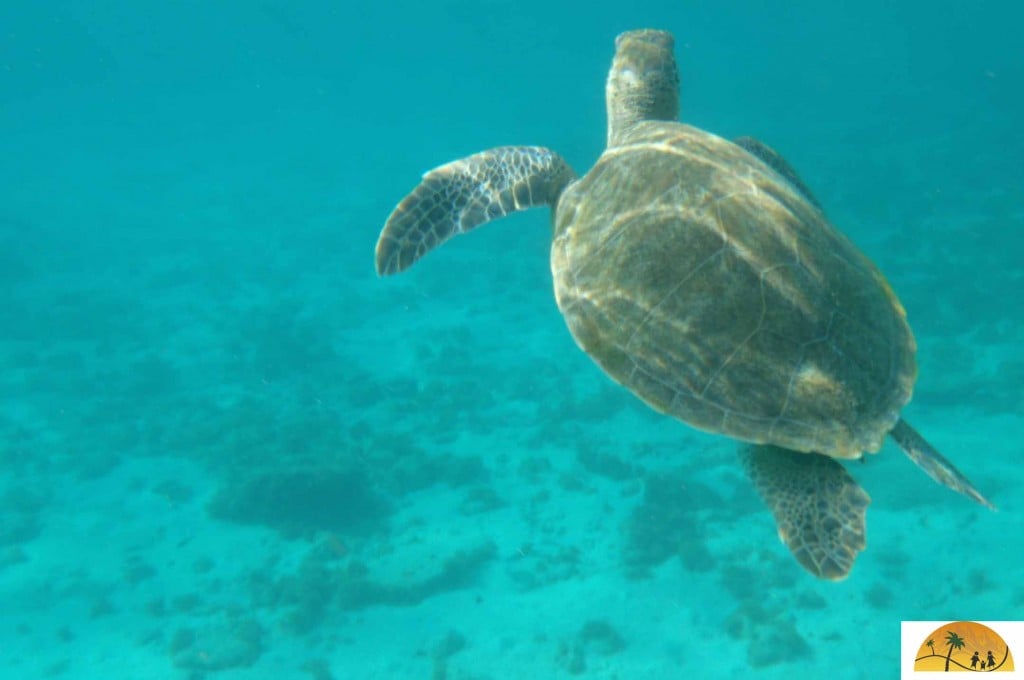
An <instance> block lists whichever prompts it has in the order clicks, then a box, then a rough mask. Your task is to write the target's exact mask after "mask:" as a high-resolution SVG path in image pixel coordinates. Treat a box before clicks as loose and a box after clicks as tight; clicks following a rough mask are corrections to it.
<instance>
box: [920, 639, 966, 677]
mask: <svg viewBox="0 0 1024 680" xmlns="http://www.w3.org/2000/svg"><path fill="white" fill-rule="evenodd" d="M928 642H931V640H929V641H928ZM946 644H947V645H949V652H947V653H946V672H947V673H948V672H949V657H951V656H953V650H954V649H963V647H964V639H963V638H962V637H960V636H959V635H957V634H956V633H954V632H953V631H951V630H949V631H946Z"/></svg>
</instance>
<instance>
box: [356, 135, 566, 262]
mask: <svg viewBox="0 0 1024 680" xmlns="http://www.w3.org/2000/svg"><path fill="white" fill-rule="evenodd" d="M575 178H576V174H575V173H574V172H573V171H572V168H570V167H569V165H568V163H566V162H565V160H564V159H563V158H562V157H561V156H559V155H558V154H557V153H555V152H554V151H551V150H549V149H545V148H542V147H539V146H503V147H498V148H496V149H489V150H487V151H482V152H480V153H478V154H474V155H472V156H468V157H466V158H462V159H460V160H457V161H452V162H451V163H447V164H445V165H442V166H441V167H439V168H435V169H433V170H431V171H430V172H428V173H427V174H425V175H424V176H423V181H422V182H420V184H419V186H417V187H416V188H415V189H413V191H412V193H410V194H409V195H408V196H406V197H405V198H404V199H402V202H401V203H399V204H398V207H397V208H395V209H394V211H393V212H392V213H391V216H390V217H389V218H388V221H387V223H386V224H385V225H384V229H383V231H381V233H380V238H379V239H378V240H377V257H376V263H377V273H378V274H380V275H382V276H383V275H386V274H397V273H398V272H400V271H403V270H404V269H407V268H408V267H410V266H412V264H413V263H414V262H416V260H418V259H420V258H421V257H423V256H424V255H425V254H426V253H427V252H429V251H430V250H433V249H434V248H436V247H437V246H439V245H441V244H442V243H444V242H445V241H447V240H448V239H449V238H451V237H452V236H455V235H457V234H462V233H465V232H467V231H469V230H470V229H472V228H473V227H477V226H479V225H481V224H484V223H485V222H490V221H491V220H493V219H497V218H499V217H504V216H505V215H507V214H508V213H510V212H514V211H516V210H525V209H526V208H531V207H533V206H536V205H545V204H546V205H551V206H554V205H555V204H556V202H557V201H558V197H559V195H560V194H561V193H562V190H563V189H565V187H566V185H567V184H569V182H571V181H572V180H573V179H575Z"/></svg>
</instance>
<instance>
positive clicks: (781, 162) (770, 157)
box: [732, 136, 821, 210]
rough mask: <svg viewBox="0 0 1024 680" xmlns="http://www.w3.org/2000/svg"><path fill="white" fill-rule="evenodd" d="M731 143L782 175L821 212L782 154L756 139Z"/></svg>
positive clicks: (748, 138)
mask: <svg viewBox="0 0 1024 680" xmlns="http://www.w3.org/2000/svg"><path fill="white" fill-rule="evenodd" d="M732 143H733V144H735V145H736V146H738V147H740V148H742V149H744V150H745V151H746V152H747V153H749V154H751V155H753V156H756V157H757V158H758V159H760V161H761V162H762V163H764V164H765V165H767V166H768V167H769V168H771V169H772V170H774V171H775V172H777V173H779V174H780V175H782V176H783V177H784V178H785V179H786V181H787V182H789V183H790V184H792V185H793V188H794V189H796V190H797V191H799V192H800V193H801V194H802V195H803V197H804V198H805V199H807V201H808V202H810V204H811V205H813V206H814V207H815V208H817V209H818V210H821V204H820V203H818V199H816V198H815V197H814V194H812V193H811V190H810V189H808V188H807V185H806V184H804V182H803V180H802V179H800V175H798V174H796V170H794V169H793V166H792V165H790V164H789V162H788V161H787V160H786V159H785V158H783V157H782V154H780V153H779V152H778V151H776V150H775V149H773V148H772V147H770V146H768V145H767V144H765V143H764V142H762V141H761V140H760V139H757V138H756V137H746V136H744V137H737V138H736V139H734V140H732Z"/></svg>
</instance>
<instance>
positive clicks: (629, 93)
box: [605, 29, 679, 147]
mask: <svg viewBox="0 0 1024 680" xmlns="http://www.w3.org/2000/svg"><path fill="white" fill-rule="evenodd" d="M674 44H675V41H674V40H673V39H672V34H671V33H668V32H667V31H656V30H652V29H642V30H638V31H626V32H625V33H622V34H621V35H619V37H617V38H616V39H615V59H613V60H612V68H611V71H609V72H608V84H607V86H606V87H605V99H606V100H607V104H608V146H609V147H613V146H615V145H616V144H617V143H618V140H619V137H620V136H621V135H622V134H623V133H624V132H625V131H626V130H628V129H629V128H630V126H632V125H634V124H635V123H638V122H640V121H643V120H671V121H675V120H678V118H679V69H678V68H677V67H676V59H675V55H673V53H672V49H673V46H674Z"/></svg>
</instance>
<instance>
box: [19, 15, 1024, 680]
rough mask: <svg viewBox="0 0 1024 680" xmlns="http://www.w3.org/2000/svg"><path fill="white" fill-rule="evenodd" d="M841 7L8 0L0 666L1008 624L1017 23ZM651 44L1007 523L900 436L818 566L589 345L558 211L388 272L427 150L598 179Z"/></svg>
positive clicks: (175, 668) (295, 663) (312, 659)
mask: <svg viewBox="0 0 1024 680" xmlns="http://www.w3.org/2000/svg"><path fill="white" fill-rule="evenodd" d="M215 4H216V3H215ZM831 4H832V3H819V2H792V3H785V6H784V7H781V6H780V5H781V3H760V2H753V1H747V2H731V3H708V2H671V3H669V2H663V3H654V2H639V3H634V4H633V8H632V9H624V8H621V7H618V6H617V3H607V4H592V3H588V4H587V5H586V6H585V7H584V6H583V5H579V6H577V7H573V6H572V5H570V4H559V3H533V2H515V3H513V2H475V3H470V2H435V3H432V4H426V3H421V2H415V3H414V2H403V3H387V4H385V3H381V4H379V5H377V4H374V5H372V6H371V5H370V4H369V3H366V4H364V5H358V4H357V5H353V4H351V3H347V4H338V3H322V4H321V3H298V5H299V6H295V5H296V3H286V2H270V1H267V2H259V3H256V2H253V3H223V4H217V5H218V7H212V6H211V3H199V2H182V3H173V4H172V3H75V2H68V3H58V4H48V5H45V6H43V5H37V4H34V3H27V2H23V3H18V2H15V3H5V4H4V5H3V7H0V35H2V39H0V126H2V129H3V130H4V131H5V133H4V135H3V142H2V146H3V153H2V154H0V198H2V200H0V294H2V298H0V302H2V304H0V367H2V370H0V471H2V475H0V602H2V603H3V606H2V611H3V614H2V616H0V675H3V677H9V678H34V677H55V678H60V677H69V678H133V679H135V678H179V677H180V678H193V677H196V678H197V677H211V678H282V677H312V678H317V679H324V678H355V677H359V678H425V677H431V678H450V679H456V678H457V679H466V680H468V679H470V678H472V679H482V678H495V679H497V678H522V677H538V678H539V677H552V678H561V677H593V678H620V679H622V678H668V677H679V676H685V677H708V678H714V677H723V678H724V677H729V678H732V677H767V678H773V677H788V676H791V675H792V674H793V673H801V674H803V675H804V676H805V677H814V678H817V677H826V676H828V677H831V678H862V677H864V678H866V677H872V678H874V677H896V675H897V673H898V671H897V668H898V664H899V663H900V658H899V622H900V621H901V620H909V619H936V620H954V619H974V620H1001V619H1013V618H1021V614H1020V613H1021V612H1022V611H1024V586H1022V585H1021V584H1022V583H1024V562H1022V558H1021V555H1022V554H1024V520H1022V518H1021V512H1022V511H1024V505H1022V503H1021V500H1020V499H1021V494H1020V491H1019V490H1020V489H1021V488H1022V487H1024V472H1022V470H1021V466H1020V464H1021V460H1022V459H1021V456H1020V445H1021V444H1020V442H1021V440H1022V439H1024V437H1022V435H1024V421H1022V415H1021V413H1022V407H1024V396H1022V395H1024V390H1022V383H1024V361H1022V359H1021V358H1020V353H1019V347H1020V346H1021V343H1022V341H1024V307H1022V305H1021V298H1022V293H1024V163H1022V162H1021V158H1022V157H1024V136H1022V135H1021V134H1020V127H1019V121H1020V120H1022V119H1024V95H1022V88H1021V83H1022V82H1024V51H1022V50H1021V48H1020V42H1019V35H1018V34H1019V27H1020V25H1021V22H1022V20H1024V11H1022V10H1021V8H1020V7H1019V5H1018V3H1012V2H1008V1H1007V2H979V3H959V2H937V3H936V2H927V3H926V2H904V3H898V6H893V5H894V3H882V2H867V3H858V4H856V5H851V6H850V7H848V8H843V9H839V8H836V7H831ZM640 26H652V27H659V28H664V29H667V30H670V31H672V32H673V33H674V34H675V36H676V55H677V57H678V59H679V63H680V69H681V73H682V116H683V118H684V120H686V121H687V122H690V123H692V124H695V125H698V126H700V127H703V128H706V129H708V130H710V131H713V132H715V133H718V134H721V135H723V136H727V137H734V136H737V135H741V134H752V135H756V136H758V137H759V138H761V139H763V140H765V141H767V142H768V143H770V144H771V145H772V146H774V147H775V148H776V149H778V150H780V151H781V152H783V153H784V154H785V155H786V157H787V158H788V159H789V161H790V162H791V163H792V164H793V165H794V166H795V167H796V168H797V169H798V171H799V172H800V174H801V176H802V177H803V179H804V181H805V182H806V183H807V184H808V185H809V186H810V187H811V189H812V190H813V191H814V193H815V194H816V195H817V197H818V199H819V200H820V202H821V203H822V205H823V206H824V207H825V210H826V211H827V213H828V214H829V216H830V218H831V220H832V221H833V222H834V223H835V224H836V225H837V226H838V227H839V228H840V229H841V230H843V231H844V233H846V234H847V235H848V236H849V237H850V238H851V239H852V240H853V241H854V242H856V243H857V244H858V245H859V246H860V247H861V248H862V249H863V250H864V251H865V252H866V253H867V254H868V255H869V256H870V257H871V258H872V259H873V260H874V261H875V262H876V263H877V264H878V265H879V266H880V268H881V269H882V270H883V271H884V272H885V273H886V275H887V276H888V278H889V280H890V282H891V283H892V285H893V288H894V289H895V290H896V292H897V293H898V294H899V295H900V297H901V299H902V301H903V303H904V305H905V307H906V309H907V313H908V317H909V319H910V321H911V324H912V326H913V328H914V331H915V334H916V337H917V342H918V350H919V351H918V360H919V365H920V377H919V380H918V383H917V387H916V390H915V396H914V399H913V401H912V403H911V404H910V405H909V406H908V407H907V409H906V410H905V412H904V413H905V415H906V416H907V418H908V419H909V420H911V421H912V422H913V423H914V424H915V426H917V427H918V428H919V429H920V430H921V431H922V432H923V433H924V434H925V435H926V436H927V437H928V438H929V439H930V440H931V441H932V442H933V443H935V444H936V446H938V447H939V448H940V449H941V450H942V451H943V452H944V453H945V454H946V455H947V456H948V457H949V458H951V459H952V460H954V461H955V462H956V463H957V464H958V465H959V467H960V468H961V469H963V470H964V471H965V472H966V473H967V474H968V475H969V476H970V477H971V479H972V481H974V482H975V483H976V485H977V486H978V487H979V488H981V489H982V490H983V492H984V493H985V494H986V495H988V496H989V497H990V498H991V499H992V500H993V501H994V502H995V504H996V505H997V506H999V512H997V513H992V512H989V511H987V510H985V509H984V508H981V507H979V506H976V505H974V504H972V503H970V502H969V501H967V500H965V499H963V498H961V497H958V496H956V495H955V494H953V493H951V492H949V491H948V490H946V489H943V488H941V487H939V486H937V485H935V484H933V483H932V482H931V481H930V480H929V479H928V478H927V477H925V476H924V475H923V474H921V473H920V472H919V471H918V470H917V469H915V468H914V467H913V466H912V464H911V463H909V462H908V461H907V459H906V458H904V457H903V456H902V455H900V454H899V452H898V450H897V449H896V448H895V447H894V446H893V445H891V444H887V445H886V447H885V448H884V449H883V450H882V452H881V455H879V456H878V457H871V458H870V459H869V460H868V461H867V462H866V463H865V464H863V465H860V464H852V465H849V466H848V468H849V469H850V471H851V473H852V474H854V475H855V476H856V477H857V479H858V480H859V481H860V483H861V484H862V485H863V486H864V487H865V488H866V489H867V490H868V492H869V493H870V494H871V496H872V499H873V503H872V505H871V508H870V510H869V512H868V548H867V550H866V551H865V552H864V553H862V554H861V556H860V557H859V559H858V561H857V563H856V566H855V567H854V570H853V573H852V574H851V576H850V577H849V578H848V579H846V580H845V581H842V582H840V583H824V582H819V581H816V580H815V579H813V578H812V577H811V576H809V575H807V574H806V573H805V572H804V571H803V570H802V569H800V567H799V566H798V565H797V564H796V563H795V561H794V560H793V559H792V557H791V556H790V555H789V553H788V551H787V550H786V549H785V547H784V546H783V545H782V544H781V543H780V542H779V541H778V540H777V538H776V536H775V528H774V524H773V522H772V519H771V516H770V514H769V513H767V512H766V511H765V510H764V509H763V507H762V505H761V503H760V501H759V500H758V498H757V497H756V495H755V493H754V491H753V490H752V488H751V486H750V484H749V482H748V481H747V480H746V479H745V478H744V476H743V474H742V472H741V471H740V468H739V466H738V464H737V461H736V455H735V444H734V443H733V442H730V441H728V440H725V439H723V438H719V437H715V436H712V435H708V434H703V433H698V432H696V431H694V430H691V429H689V428H687V427H686V426H684V425H682V424H680V423H677V422H675V421H672V420H669V419H667V418H665V417H662V416H658V415H656V414H654V413H652V412H650V411H649V410H648V409H646V407H644V406H643V404H641V403H640V402H638V401H637V400H636V399H635V398H633V397H632V396H630V395H629V394H628V393H627V392H625V391H624V390H622V389H621V388H618V387H616V386H615V385H614V384H613V383H611V381H609V380H608V379H607V378H606V377H605V376H604V375H603V374H602V373H601V372H600V371H599V370H598V369H597V368H596V367H595V366H594V365H593V364H592V362H591V361H590V360H589V359H588V358H587V357H586V356H585V355H584V354H582V353H581V352H579V351H578V349H577V348H576V346H575V344H574V342H573V340H572V338H571V337H570V336H569V334H568V332H567V331H566V328H565V325H564V323H563V321H562V319H561V317H560V315H559V313H558V310H557V308H556V306H555V304H554V300H553V296H552V293H551V274H550V269H549V263H548V246H549V241H550V227H549V224H550V223H549V217H548V215H547V213H546V211H543V210H535V211H531V212H527V213H521V214H517V215H514V216H511V217H509V218H507V219H505V220H503V221H501V222H499V223H494V224H491V225H488V226H487V227H486V228H482V229H479V230H477V231H474V232H473V233H471V234H469V235H466V236H464V237H461V238H459V239H456V240H454V241H452V242H450V243H448V244H446V245H445V246H444V248H442V249H440V250H439V251H437V252H435V253H432V254H431V255H430V256H429V257H427V258H426V259H424V260H423V262H421V263H419V264H417V265H416V267H414V268H413V269H412V270H410V271H409V272H407V273H405V274H403V275H402V276H398V277H393V278H387V279H379V278H377V276H376V275H375V273H374V269H373V248H374V243H375V241H376V238H377V235H378V232H379V230H380V228H381V226H382V225H383V222H384V220H385V219H386V217H387V215H388V214H389V212H390V210H391V209H392V208H393V207H394V205H395V204H396V203H397V202H398V200H400V199H401V197H402V196H403V195H404V194H405V193H406V192H408V191H409V190H410V189H411V188H412V187H413V186H414V185H415V183H416V182H417V181H418V178H419V176H420V175H421V173H423V172H424V171H426V170H428V169H430V168H432V167H434V166H436V165H439V164H441V163H443V162H445V161H448V160H450V159H453V158H457V157H461V156H465V155H467V154H470V153H473V152H475V151H478V150H481V149H485V148H488V147H493V146H498V145H502V144H541V145H546V146H549V147H551V148H554V149H556V150H558V151H559V152H560V153H561V154H563V155H564V156H565V157H566V158H567V159H568V160H569V162H570V163H571V164H572V165H573V166H574V167H575V168H577V170H584V169H586V168H588V167H589V166H590V165H591V164H592V163H593V161H594V159H595V158H596V157H597V156H598V155H599V154H600V152H601V150H602V147H603V144H604V139H605V129H604V125H605V115H604V108H603V105H604V104H603V102H604V78H605V75H606V71H607V67H608V64H609V62H610V59H611V56H612V51H613V39H614V36H615V35H616V34H617V33H618V32H620V31H622V30H626V29H629V28H635V27H640Z"/></svg>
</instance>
